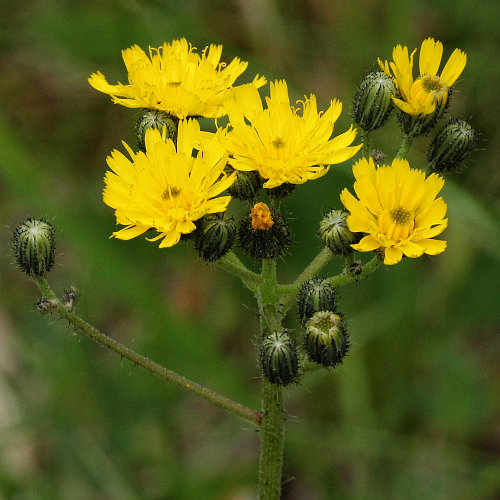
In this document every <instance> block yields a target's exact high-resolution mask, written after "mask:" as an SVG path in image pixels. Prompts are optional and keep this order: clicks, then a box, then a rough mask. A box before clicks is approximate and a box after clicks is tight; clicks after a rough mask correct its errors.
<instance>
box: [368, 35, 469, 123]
mask: <svg viewBox="0 0 500 500" xmlns="http://www.w3.org/2000/svg"><path fill="white" fill-rule="evenodd" d="M416 51H417V49H415V50H414V51H413V52H412V53H411V54H409V52H408V48H407V47H402V46H401V45H398V46H396V47H394V50H393V52H392V58H393V61H391V62H388V61H381V60H380V59H379V60H378V63H379V65H380V67H381V68H382V70H383V71H384V72H385V73H386V74H387V75H388V76H390V77H391V78H392V79H393V80H394V83H395V84H396V86H397V88H398V90H399V93H400V98H396V97H393V101H394V104H395V105H396V106H398V108H400V109H401V110H402V111H403V112H404V113H407V114H409V115H412V116H425V115H428V114H430V113H433V112H434V111H435V110H436V108H439V109H444V106H445V105H446V102H447V100H448V94H449V91H450V87H451V86H452V85H453V84H454V83H455V82H456V80H457V79H458V77H459V76H460V75H461V74H462V71H463V70H464V68H465V65H466V63H467V55H466V54H465V53H464V52H462V51H461V50H460V49H455V50H454V51H453V53H452V54H451V56H450V58H449V59H448V61H447V63H446V64H445V66H444V68H443V71H442V72H441V74H439V66H440V65H441V58H442V56H443V44H442V43H441V42H439V41H436V40H434V39H433V38H427V39H426V40H424V41H423V42H422V45H421V47H420V56H419V76H418V77H417V78H416V79H415V80H414V78H413V57H414V55H415V52H416Z"/></svg>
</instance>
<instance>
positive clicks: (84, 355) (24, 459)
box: [0, 0, 500, 500]
mask: <svg viewBox="0 0 500 500" xmlns="http://www.w3.org/2000/svg"><path fill="white" fill-rule="evenodd" d="M239 5H240V6H241V9H240V10H237V9H236V8H234V7H232V4H231V3H227V2H226V3H224V4H222V3H220V2H215V1H209V0H206V1H201V0H198V1H193V2H172V3H171V2H159V1H139V2H116V1H115V2H104V3H103V2H97V1H95V0H92V1H89V2H85V3H82V4H79V3H75V2H70V1H69V0H63V1H58V2H42V1H40V0H34V1H32V2H29V3H27V5H26V6H23V8H22V9H20V8H19V6H18V5H17V4H15V3H12V4H11V5H8V6H6V7H5V11H3V15H2V20H1V21H0V23H1V24H2V26H0V28H2V29H0V37H1V38H0V42H1V45H0V54H1V58H0V60H1V63H0V64H1V68H2V78H1V81H0V213H1V214H2V227H3V230H2V231H1V232H0V241H1V244H2V252H0V325H1V326H0V443H1V444H0V446H1V453H0V455H1V457H2V458H1V459H0V496H1V497H4V498H23V499H24V498H27V499H30V500H31V499H33V500H44V499H66V498H71V499H75V500H80V499H82V500H84V499H85V500H86V499H88V498H113V499H114V498H119V499H120V500H129V499H139V498H140V499H151V500H152V499H159V498H175V499H180V500H193V499H198V498H199V499H203V500H207V499H208V500H210V499H220V498H236V497H238V498H240V497H241V498H246V496H248V497H250V498H252V495H254V494H255V490H254V481H255V477H254V471H255V470H256V466H257V464H256V462H257V447H258V440H257V437H256V436H255V434H254V432H253V430H250V429H248V428H247V429H242V428H241V427H242V426H241V422H240V421H238V420H236V419H232V418H227V417H226V416H225V415H223V414H221V413H219V411H218V410H215V409H212V408H211V407H209V406H208V405H206V404H205V403H203V402H200V401H199V400H197V399H196V398H194V397H192V396H186V395H185V394H183V393H181V392H180V391H179V390H178V389H176V388H175V387H173V386H170V385H168V384H165V383H163V382H161V381H159V380H157V379H155V378H153V377H151V376H150V375H147V374H144V373H142V372H141V371H139V370H138V369H136V368H134V366H131V365H130V364H128V363H126V362H121V361H120V360H119V359H117V358H115V357H113V356H111V355H109V354H108V353H107V352H105V351H103V350H102V349H101V348H99V347H97V346H95V345H93V344H91V343H90V342H89V341H86V340H84V341H79V338H77V337H75V336H73V335H71V332H70V331H69V330H68V329H67V327H66V325H65V324H62V323H55V324H54V323H53V322H51V321H50V317H48V318H47V317H43V318H42V317H40V316H39V315H38V314H37V313H36V312H35V308H34V306H33V304H34V303H35V302H36V300H37V298H38V297H37V296H36V295H35V293H34V286H33V285H32V284H31V283H29V282H28V281H27V280H26V279H25V276H22V275H21V274H20V273H19V272H18V271H17V269H16V266H15V265H14V258H13V256H12V254H11V253H10V250H9V247H10V236H11V232H12V229H13V228H14V227H15V225H16V224H17V223H18V222H19V221H20V220H22V219H24V218H25V217H26V216H32V217H44V218H46V219H47V220H50V221H51V222H53V223H54V225H55V227H56V229H57V238H58V249H57V257H56V261H57V262H56V266H55V269H54V270H53V271H52V273H51V281H52V283H53V285H54V287H55V288H56V290H57V287H58V286H59V289H60V290H63V289H64V288H68V287H69V286H70V285H71V284H75V285H76V286H77V287H78V288H79V289H80V291H81V298H80V301H79V302H78V304H77V309H78V312H79V313H80V314H81V315H82V316H83V317H84V318H86V319H88V320H89V321H91V322H92V323H95V324H96V325H98V326H99V327H100V328H101V329H102V330H103V331H105V332H106V333H108V334H109V335H111V336H113V337H115V338H117V339H119V340H121V341H123V342H125V343H128V344H131V345H133V347H134V349H136V350H138V351H139V352H141V353H144V354H145V355H147V356H149V357H151V358H152V359H154V360H157V361H159V362H161V363H162V364H165V365H166V366H167V367H169V368H172V369H175V370H177V371H179V372H180V373H183V374H185V375H186V376H188V377H190V378H192V379H194V380H199V381H200V382H204V383H206V384H207V385H208V386H209V387H213V388H214V389H216V390H218V391H219V392H222V393H223V394H226V395H228V396H231V397H234V398H236V399H238V400H240V401H242V402H243V403H244V404H246V405H248V406H250V407H254V408H256V407H257V406H258V404H259V403H258V402H259V396H260V394H259V393H258V385H259V384H258V381H256V380H255V377H256V376H257V374H258V368H257V365H258V360H257V359H255V357H254V354H251V353H253V344H254V343H255V341H256V340H255V334H256V332H258V329H259V328H258V317H257V312H256V311H255V310H254V309H253V301H252V297H251V296H250V294H249V293H248V291H246V290H240V288H239V283H237V281H236V279H234V280H233V279H230V278H228V277H227V276H225V275H223V273H222V272H220V271H217V270H215V269H212V268H211V267H209V266H207V265H205V264H204V263H202V262H201V261H200V260H199V259H198V257H197V256H196V252H195V251H194V250H193V249H192V247H191V245H190V244H187V243H186V244H180V245H178V246H177V247H176V248H173V249H169V250H158V248H157V247H156V246H155V245H150V244H146V243H145V242H144V241H142V240H141V239H140V238H137V239H136V240H134V241H130V242H127V243H124V242H121V241H117V240H110V239H108V237H109V235H110V234H111V232H112V231H113V230H114V229H115V227H114V216H113V214H112V211H111V210H110V209H109V208H108V207H106V206H105V205H104V204H103V203H102V199H101V197H102V187H103V183H102V177H103V175H104V172H105V170H106V165H105V161H104V159H105V157H106V156H107V155H108V154H109V153H110V152H111V150H112V149H114V148H121V140H126V141H127V142H129V143H130V144H133V140H134V137H133V134H134V133H133V127H132V123H133V122H134V120H135V119H136V118H137V113H136V112H135V111H134V110H129V109H125V108H121V107H118V106H112V105H110V102H109V98H108V97H107V96H105V95H103V94H99V93H97V92H95V91H94V90H93V89H91V88H90V86H89V85H88V84H87V78H88V76H89V75H90V73H91V72H93V71H96V70H98V69H100V70H102V71H103V72H104V73H105V74H106V75H107V76H108V75H109V78H110V79H111V80H113V81H116V80H122V81H123V80H124V79H125V78H126V74H125V69H124V67H123V63H122V61H121V57H120V51H121V50H122V49H124V48H126V47H129V46H131V45H132V44H134V43H138V44H139V45H142V46H147V45H148V44H151V45H152V46H158V45H159V44H161V43H163V42H164V41H165V40H166V41H170V40H172V39H174V38H176V37H180V36H186V38H188V40H190V41H192V42H193V44H195V45H196V46H197V47H204V46H205V45H206V44H208V43H213V42H216V43H223V44H224V57H225V58H227V59H228V60H229V59H230V58H231V57H233V56H239V57H241V58H242V59H247V60H249V61H250V64H249V69H248V70H247V75H245V78H244V81H248V80H250V79H251V78H252V77H253V75H254V74H255V73H261V74H265V75H266V76H267V77H268V78H269V79H271V78H274V77H281V78H287V80H288V81H289V82H290V87H293V88H294V92H293V94H294V98H297V99H298V98H301V97H302V96H303V95H304V94H309V93H311V92H314V93H316V94H317V96H318V99H319V100H320V106H321V109H325V107H326V106H327V103H328V102H329V100H330V99H332V98H334V97H337V98H339V99H340V100H342V101H343V103H344V112H343V114H342V116H341V118H340V120H339V122H338V125H337V127H336V131H344V130H345V129H346V128H347V127H348V123H349V122H350V120H351V117H350V116H349V115H348V109H349V103H350V101H351V100H352V98H353V96H354V92H355V88H356V84H357V83H358V82H359V80H360V78H361V77H362V76H363V74H365V73H366V71H368V70H370V69H373V68H374V67H375V61H376V57H378V56H380V57H381V58H389V57H390V54H391V50H392V47H393V46H394V45H395V44H397V43H403V44H406V45H408V46H409V47H417V46H419V44H420V42H421V40H422V39H423V38H425V37H426V36H435V37H436V38H438V39H440V40H441V41H443V43H444V44H445V51H446V50H449V53H451V51H452V50H453V48H455V47H459V48H461V49H462V50H464V51H465V52H467V54H468V65H467V67H466V69H465V71H464V74H463V77H462V78H461V80H460V81H459V82H458V83H457V85H456V87H457V88H458V87H459V88H460V92H456V93H455V94H454V95H453V103H452V106H451V109H452V110H454V114H457V115H460V117H465V118H469V117H470V116H472V119H471V122H472V124H473V125H474V127H475V128H476V129H478V131H479V133H480V141H479V144H478V148H479V149H480V150H479V151H474V152H472V153H471V155H470V159H469V160H468V162H467V164H466V165H468V168H466V169H465V171H464V172H463V173H461V174H460V175H459V176H455V177H453V176H452V177H450V178H449V180H448V181H447V184H446V186H445V189H444V193H443V196H444V198H445V199H446V201H447V203H448V205H449V221H450V223H449V227H448V229H447V230H446V232H445V233H444V235H443V236H444V237H445V238H446V239H447V241H448V245H449V246H448V249H447V250H446V252H445V253H444V254H442V255H440V256H437V257H432V258H422V259H419V260H412V261H410V260H409V259H408V261H404V262H402V263H401V264H399V265H397V266H395V267H394V268H390V269H380V270H378V271H377V272H376V273H374V274H373V275H372V276H371V277H370V278H369V279H368V280H365V281H363V282H360V283H359V284H356V285H353V286H350V287H346V288H345V289H344V288H343V289H342V290H341V293H340V295H341V297H342V300H341V301H340V303H339V309H340V310H341V311H342V314H343V315H344V316H345V317H346V318H347V321H348V327H349V333H350V336H351V341H352V347H351V350H350V354H349V356H348V357H347V358H346V360H345V361H344V363H343V364H342V365H341V366H340V367H339V368H338V369H337V370H336V371H335V372H334V373H333V372H332V373H326V374H325V373H316V374H314V375H306V376H305V377H304V379H303V381H302V385H300V386H293V387H291V388H288V389H287V392H286V398H285V399H286V407H287V408H288V410H289V412H290V414H291V415H294V416H296V417H297V418H299V419H300V426H298V425H295V424H294V419H293V418H290V419H289V422H288V424H287V438H288V442H287V449H286V456H287V462H286V465H285V471H284V473H285V477H286V476H290V477H295V478H296V479H295V480H294V481H291V482H289V483H287V484H286V485H285V487H284V490H285V494H286V498H315V499H316V498H317V499H321V500H327V499H331V498H339V499H346V500H347V499H349V500H351V499H365V498H370V500H377V499H384V500H386V499H398V500H399V499H401V498H418V499H424V500H425V499H429V500H431V499H432V500H434V499H435V500H437V499H439V500H441V499H452V498H453V499H454V498H460V499H466V500H468V499H470V500H487V499H490V498H493V497H494V496H495V493H497V492H498V489H499V488H500V484H499V483H500V481H499V479H498V478H499V477H500V468H499V466H498V463H499V462H498V455H499V451H500V450H499V445H498V438H497V431H496V429H495V416H498V411H499V406H498V401H500V397H499V391H500V383H499V380H498V368H497V367H498V355H499V353H500V338H499V336H498V324H499V316H500V314H499V308H498V295H499V291H500V290H499V285H498V283H500V266H499V262H500V234H499V227H500V224H499V222H500V207H499V204H498V198H496V197H495V193H498V189H499V186H500V173H499V172H500V170H499V169H498V163H499V161H500V159H499V157H498V154H499V153H498V148H496V149H495V148H494V147H493V144H494V140H495V135H494V134H495V133H496V130H497V129H498V126H499V123H498V111H497V109H496V107H495V106H494V105H493V104H494V103H496V102H497V101H498V97H497V92H498V82H495V77H496V76H497V75H496V74H495V73H494V72H495V68H496V66H495V65H494V64H491V57H492V55H495V54H496V53H497V52H498V50H499V35H498V30H497V29H495V27H496V25H494V20H495V19H498V17H499V15H500V12H499V10H500V7H499V5H498V4H497V3H495V2H483V3H481V2H476V3H474V4H473V5H472V4H470V2H452V1H451V0H446V1H443V2H438V3H436V2H429V1H426V0H419V1H417V2H414V3H412V7H411V9H410V8H408V5H406V4H405V8H401V5H399V6H398V4H397V2H391V1H385V2H377V3H373V4H369V5H368V4H367V3H366V2H351V3H349V2H341V3H333V2H284V1H276V2H261V3H259V4H258V5H259V6H260V8H261V9H263V11H262V12H254V11H253V10H250V9H249V8H247V7H245V5H246V3H245V2H240V3H239ZM249 5H250V3H249ZM449 53H448V54H445V56H448V55H449ZM391 134H396V136H397V137H399V135H398V134H400V132H399V131H398V129H397V128H396V126H395V125H394V127H393V128H391V126H389V127H387V129H384V130H383V131H380V132H376V133H375V134H374V142H377V145H380V146H379V147H381V148H382V149H385V150H386V152H387V153H388V155H394V153H395V150H394V149H395V144H394V141H393V138H392V137H391ZM481 141H483V142H481ZM426 146H427V143H426V139H422V140H416V142H415V144H414V148H415V149H416V150H417V152H418V153H419V154H420V153H422V152H423V151H425V149H426ZM419 149H420V151H418V150H419ZM415 157H416V155H415ZM420 157H422V155H421V154H420ZM409 159H410V162H411V161H412V155H411V154H410V158H409ZM412 166H413V165H412ZM415 166H417V167H421V168H422V167H424V165H423V164H421V165H418V164H417V165H415ZM351 183H352V175H351V173H350V165H349V164H344V165H338V166H334V167H332V169H331V171H330V172H329V173H328V174H327V176H325V177H324V178H323V179H320V180H317V181H313V182H309V183H307V184H306V185H304V186H301V187H300V189H296V190H295V191H294V192H293V193H292V194H291V195H290V197H289V198H287V199H286V200H285V201H284V202H283V204H284V206H285V210H284V211H285V213H287V214H289V215H290V217H291V218H292V219H293V220H292V225H293V227H292V230H293V234H294V235H295V236H294V240H293V241H292V245H291V247H290V250H289V253H290V255H285V256H284V260H285V261H286V267H285V271H284V273H283V276H281V277H280V278H281V281H282V282H286V281H287V279H288V278H292V277H294V276H295V275H296V274H297V272H298V271H300V270H301V269H302V268H303V265H304V263H305V262H308V261H309V260H310V259H311V258H312V257H313V256H314V255H315V254H316V253H317V251H318V250H319V249H320V248H321V246H322V242H321V240H319V239H318V238H317V237H316V232H317V229H318V224H319V221H320V220H321V217H322V214H324V213H326V212H327V211H329V210H331V209H332V208H336V209H339V208H341V206H340V201H339V199H338V193H339V192H340V188H341V187H344V186H346V185H349V184H351ZM6 226H8V227H6ZM333 262H334V263H333V264H331V267H332V269H333V270H334V271H337V272H338V271H339V269H338V266H339V265H340V264H339V263H338V262H337V261H333ZM30 301H31V303H32V304H30V303H29V302H30ZM292 316H293V315H290V325H289V326H290V327H291V328H295V329H296V330H298V328H299V325H298V324H296V323H294V321H296V319H294V318H293V317H292ZM47 319H48V321H47ZM297 333H298V332H297Z"/></svg>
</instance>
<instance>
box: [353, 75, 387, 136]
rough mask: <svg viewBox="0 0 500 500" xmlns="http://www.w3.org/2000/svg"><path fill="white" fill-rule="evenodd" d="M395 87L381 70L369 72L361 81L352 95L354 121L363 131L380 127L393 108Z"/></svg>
mask: <svg viewBox="0 0 500 500" xmlns="http://www.w3.org/2000/svg"><path fill="white" fill-rule="evenodd" d="M395 95H396V87H395V85H394V82H393V81H392V78H390V77H389V76H387V75H386V74H385V73H384V72H383V71H373V72H371V73H369V74H368V75H367V76H366V77H365V78H364V79H363V81H362V82H361V84H360V85H359V87H358V90H357V92H356V95H355V97H354V103H353V117H354V122H355V123H356V124H357V125H359V126H360V127H361V128H362V129H363V130H364V131H365V132H371V131H373V130H376V129H378V128H380V127H381V126H382V125H384V123H385V122H386V121H387V119H388V118H389V115H390V114H391V111H392V109H393V108H394V105H393V102H392V97H393V96H395Z"/></svg>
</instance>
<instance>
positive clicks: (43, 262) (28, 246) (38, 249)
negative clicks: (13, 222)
mask: <svg viewBox="0 0 500 500" xmlns="http://www.w3.org/2000/svg"><path fill="white" fill-rule="evenodd" d="M12 241H13V249H14V254H15V256H16V260H17V264H18V266H19V268H20V269H21V270H22V271H23V272H25V273H26V274H28V275H31V276H44V275H45V273H47V272H49V271H50V269H51V268H52V266H53V265H54V250H55V240H54V228H53V227H52V226H51V225H50V224H49V223H48V222H46V221H44V220H37V219H31V218H29V219H26V221H24V222H22V223H21V224H19V225H18V226H17V228H16V230H15V231H14V235H13V239H12Z"/></svg>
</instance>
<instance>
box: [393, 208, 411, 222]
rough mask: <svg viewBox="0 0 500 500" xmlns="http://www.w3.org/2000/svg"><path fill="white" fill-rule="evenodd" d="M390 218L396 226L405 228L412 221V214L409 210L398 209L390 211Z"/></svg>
mask: <svg viewBox="0 0 500 500" xmlns="http://www.w3.org/2000/svg"><path fill="white" fill-rule="evenodd" d="M390 213H391V218H392V220H393V221H394V222H395V223H396V224H397V225H398V226H405V225H406V224H408V222H410V220H411V219H412V213H411V212H410V211H409V210H405V209H404V208H401V207H398V208H393V209H392V210H391V212H390Z"/></svg>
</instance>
